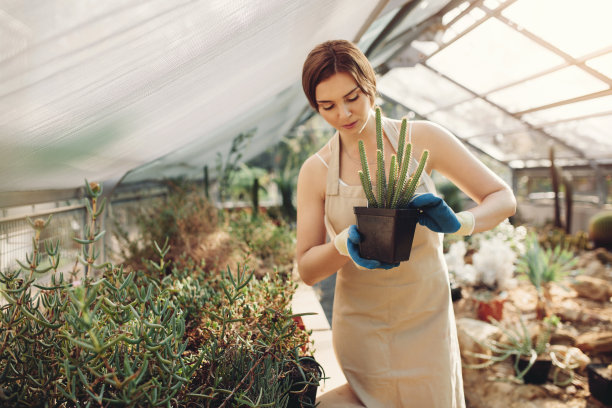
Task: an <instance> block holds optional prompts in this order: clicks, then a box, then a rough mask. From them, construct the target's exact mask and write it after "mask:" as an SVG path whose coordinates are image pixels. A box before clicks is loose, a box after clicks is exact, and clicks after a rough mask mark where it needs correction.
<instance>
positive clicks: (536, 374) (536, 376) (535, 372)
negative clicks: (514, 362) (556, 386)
mask: <svg viewBox="0 0 612 408" xmlns="http://www.w3.org/2000/svg"><path fill="white" fill-rule="evenodd" d="M528 365H529V360H528V359H524V358H519V361H518V367H519V370H521V371H523V370H524V369H525V368H526V367H527V366H528ZM551 367H552V361H551V360H536V361H535V362H534V363H533V365H532V366H531V368H530V369H529V371H527V372H526V373H525V375H524V376H523V381H525V383H526V384H544V383H545V382H546V381H547V380H548V373H550V369H551Z"/></svg>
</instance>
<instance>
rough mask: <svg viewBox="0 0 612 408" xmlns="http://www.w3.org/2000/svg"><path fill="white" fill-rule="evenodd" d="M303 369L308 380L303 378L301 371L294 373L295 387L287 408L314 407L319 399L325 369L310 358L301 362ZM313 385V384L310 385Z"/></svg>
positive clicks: (292, 377) (290, 394)
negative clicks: (318, 394)
mask: <svg viewBox="0 0 612 408" xmlns="http://www.w3.org/2000/svg"><path fill="white" fill-rule="evenodd" d="M300 364H301V365H302V369H303V372H304V374H305V375H306V378H304V377H303V375H302V372H300V371H299V370H296V371H294V372H293V373H292V374H291V379H292V380H293V385H292V386H291V391H290V393H289V403H288V404H287V408H302V407H314V406H315V401H316V399H317V389H318V388H319V385H318V384H316V385H315V384H314V382H317V383H318V382H319V381H321V379H322V378H323V369H322V368H321V365H320V364H319V363H318V362H317V361H315V360H313V359H310V358H304V359H302V360H301V361H300ZM308 383H311V384H308Z"/></svg>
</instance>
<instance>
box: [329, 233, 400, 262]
mask: <svg viewBox="0 0 612 408" xmlns="http://www.w3.org/2000/svg"><path fill="white" fill-rule="evenodd" d="M359 242H361V234H360V233H359V230H358V229H357V226H356V225H351V226H349V227H347V228H345V229H344V230H343V231H342V232H340V233H339V234H338V235H336V238H335V239H334V246H335V247H336V249H337V250H338V252H339V253H340V254H341V255H344V256H348V257H349V258H351V260H352V261H353V262H354V263H355V265H357V268H359V269H392V268H396V267H397V266H399V262H398V263H393V264H388V263H385V262H380V261H377V260H375V259H365V258H362V257H361V256H360V255H359Z"/></svg>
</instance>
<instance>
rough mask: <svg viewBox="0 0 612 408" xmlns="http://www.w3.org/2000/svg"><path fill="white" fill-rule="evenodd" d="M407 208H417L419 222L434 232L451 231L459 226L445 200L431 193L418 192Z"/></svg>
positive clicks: (456, 229) (459, 223) (454, 230)
mask: <svg viewBox="0 0 612 408" xmlns="http://www.w3.org/2000/svg"><path fill="white" fill-rule="evenodd" d="M408 208H418V209H419V210H421V211H419V215H418V220H419V224H421V225H423V226H425V227H427V228H429V229H430V230H432V231H434V232H444V233H453V232H457V231H458V230H459V228H461V222H460V221H459V219H457V215H456V214H455V213H454V211H453V210H452V209H451V208H450V207H449V206H448V204H446V202H445V201H444V200H443V199H441V198H440V197H437V196H435V195H433V194H431V193H425V194H420V195H418V196H416V197H414V198H413V199H412V200H411V201H410V202H409V203H408Z"/></svg>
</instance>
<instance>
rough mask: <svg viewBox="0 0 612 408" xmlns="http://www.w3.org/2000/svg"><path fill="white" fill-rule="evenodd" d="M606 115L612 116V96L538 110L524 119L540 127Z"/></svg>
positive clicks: (524, 116)
mask: <svg viewBox="0 0 612 408" xmlns="http://www.w3.org/2000/svg"><path fill="white" fill-rule="evenodd" d="M606 114H607V115H612V95H607V96H602V97H599V98H593V99H589V100H586V101H582V102H575V103H570V104H567V105H561V106H557V107H554V108H549V109H543V110H538V111H535V112H532V113H528V114H526V115H523V119H524V120H525V121H527V122H529V123H531V124H533V125H535V126H539V125H542V124H544V123H547V122H557V121H565V120H568V119H572V118H580V117H584V116H594V115H597V116H602V115H603V116H605V115H606ZM611 138H612V136H611Z"/></svg>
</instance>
